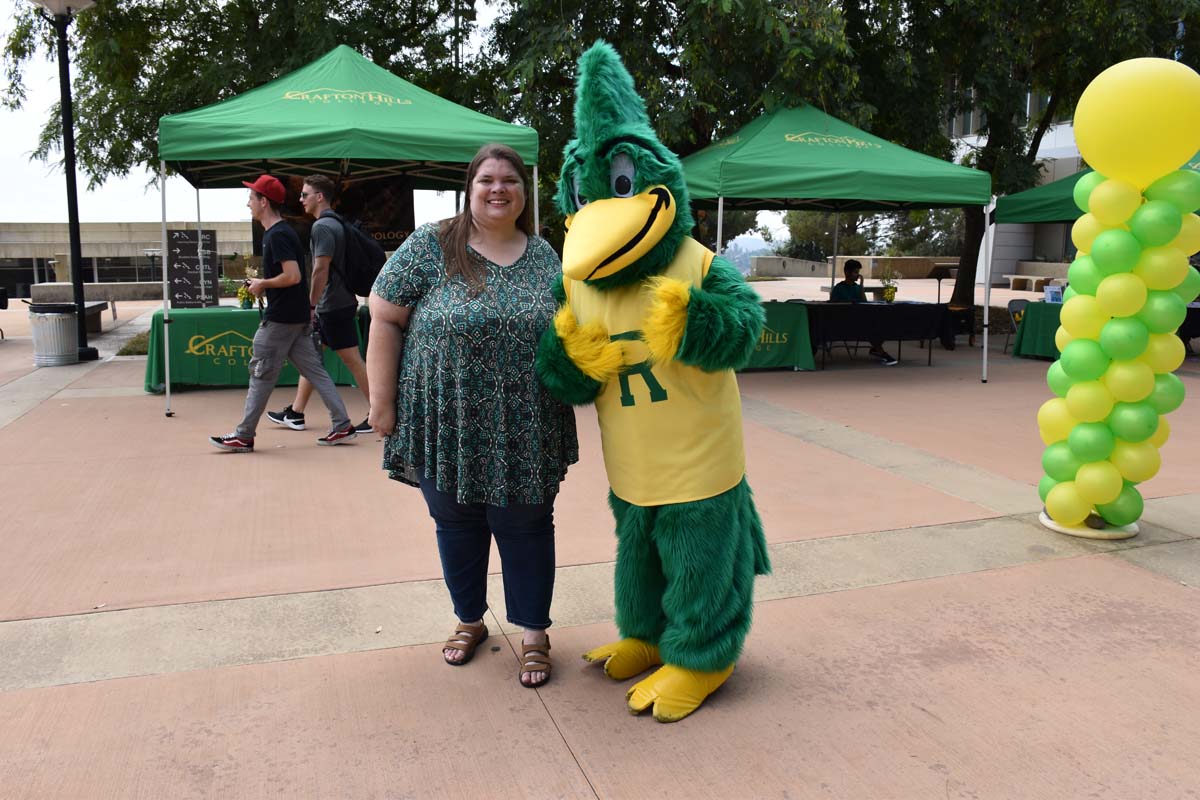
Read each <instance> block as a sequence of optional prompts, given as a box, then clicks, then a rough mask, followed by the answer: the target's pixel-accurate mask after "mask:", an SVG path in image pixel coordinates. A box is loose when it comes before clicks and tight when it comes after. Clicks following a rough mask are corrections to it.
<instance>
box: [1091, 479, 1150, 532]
mask: <svg viewBox="0 0 1200 800" xmlns="http://www.w3.org/2000/svg"><path fill="white" fill-rule="evenodd" d="M1144 508H1145V503H1143V502H1142V495H1141V492H1139V491H1138V490H1137V489H1135V488H1133V486H1132V485H1126V486H1124V487H1123V488H1122V489H1121V494H1119V495H1117V499H1116V500H1113V501H1112V502H1111V503H1101V504H1100V505H1098V506H1096V513H1098V514H1099V515H1100V516H1101V517H1103V518H1104V521H1105V522H1107V523H1108V524H1109V525H1128V524H1130V523H1131V522H1137V520H1138V518H1139V517H1141V516H1142V510H1143V509H1144Z"/></svg>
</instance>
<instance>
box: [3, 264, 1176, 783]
mask: <svg viewBox="0 0 1200 800" xmlns="http://www.w3.org/2000/svg"><path fill="white" fill-rule="evenodd" d="M770 285H771V286H774V287H776V288H777V289H778V288H780V287H779V286H778V284H770ZM782 288H786V287H782ZM11 313H13V312H11V311H10V312H0V314H11ZM147 319H148V316H146V317H143V318H140V319H138V320H137V321H135V322H132V323H130V324H129V325H128V326H126V327H124V328H118V329H116V330H112V331H109V332H106V334H105V335H104V336H103V337H101V339H100V340H99V341H98V342H97V344H98V346H100V348H101V351H102V353H105V354H106V355H108V354H111V352H113V351H114V350H115V347H116V344H117V342H118V341H119V340H120V339H121V338H123V337H125V336H127V335H129V333H130V332H132V331H133V330H135V329H136V328H137V327H144V325H145V323H146V320H147ZM0 327H5V328H6V330H8V331H9V332H10V333H11V329H10V328H9V326H8V325H7V324H6V323H5V320H4V319H0ZM913 350H914V351H916V348H913ZM26 355H28V356H29V357H30V358H31V350H29V346H28V340H27V339H23V338H22V337H20V336H17V337H15V338H13V339H12V340H11V341H6V342H2V343H0V454H2V456H3V457H2V458H0V486H3V487H4V489H3V494H4V497H5V498H6V500H7V501H8V502H7V503H6V506H7V509H6V512H7V513H6V514H4V515H3V516H0V797H3V798H6V800H7V798H21V799H22V800H24V799H25V798H160V797H165V796H170V797H177V798H193V797H195V798H222V799H224V798H263V797H280V798H284V797H286V798H308V797H314V798H400V797H481V796H486V797H513V798H526V797H528V798H543V797H583V798H641V797H689V798H690V797H712V798H741V797H746V798H757V797H780V798H782V797H837V798H944V797H952V798H960V797H961V798H1033V797H1038V798H1041V797H1046V798H1050V797H1054V798H1059V797H1062V798H1073V797H1080V798H1084V797H1101V798H1110V797H1111V798H1126V797H1154V798H1189V797H1190V798H1195V797H1197V796H1200V765H1197V762H1196V759H1195V753H1196V752H1198V751H1200V718H1198V717H1197V716H1196V714H1195V713H1194V709H1195V708H1197V707H1200V668H1198V665H1200V594H1197V587H1200V494H1198V493H1197V492H1196V490H1195V482H1196V476H1197V475H1200V446H1198V445H1200V402H1197V401H1198V400H1200V368H1198V367H1197V362H1196V361H1194V360H1189V361H1188V362H1186V363H1185V366H1184V367H1183V368H1182V370H1181V377H1183V379H1184V381H1185V383H1186V385H1187V387H1188V389H1189V399H1188V402H1187V403H1185V405H1184V407H1183V408H1181V409H1180V410H1179V411H1177V412H1176V413H1175V414H1174V415H1172V430H1173V434H1172V438H1171V440H1170V441H1169V442H1168V443H1167V445H1166V446H1165V447H1164V448H1163V470H1162V474H1161V475H1160V476H1159V477H1157V478H1155V479H1154V480H1152V481H1150V482H1148V483H1147V484H1145V485H1144V488H1145V489H1146V493H1147V496H1148V498H1149V500H1148V503H1147V510H1146V514H1145V516H1144V518H1143V525H1142V533H1141V534H1140V535H1139V536H1137V537H1136V538H1134V539H1131V540H1126V541H1123V542H1094V541H1088V540H1078V539H1073V538H1069V537H1063V536H1060V535H1058V534H1054V533H1051V532H1049V531H1047V530H1045V529H1043V528H1042V527H1041V526H1040V525H1038V524H1037V523H1036V519H1035V516H1036V511H1037V510H1038V508H1039V506H1040V504H1039V502H1038V499H1037V495H1036V491H1035V490H1034V487H1033V484H1034V483H1035V482H1036V480H1037V478H1038V477H1039V459H1040V453H1041V443H1040V440H1038V437H1037V433H1036V428H1035V423H1034V413H1035V411H1036V409H1037V407H1038V405H1039V404H1040V403H1041V402H1042V401H1043V400H1044V399H1045V398H1046V396H1047V390H1046V389H1045V384H1044V374H1045V368H1046V364H1045V363H1043V362H1036V361H1026V360H1020V359H1012V358H1011V357H1009V356H1004V355H1001V354H999V353H998V352H994V353H993V358H994V362H993V364H994V366H993V370H992V375H991V380H990V382H989V383H988V384H987V385H982V384H980V383H979V381H978V370H977V365H978V356H979V350H978V349H973V350H970V349H967V348H965V347H960V348H959V349H958V350H956V351H954V352H952V353H948V352H943V351H940V350H939V351H938V352H937V353H936V354H935V359H934V366H933V367H926V366H925V365H924V359H923V358H921V357H920V355H919V353H917V352H914V353H912V354H910V353H908V352H907V351H906V352H905V356H906V359H905V361H904V362H902V364H901V365H900V366H898V367H891V368H885V367H881V366H877V365H875V364H871V363H867V362H864V361H861V360H860V361H857V362H854V363H850V362H848V361H846V359H845V358H844V356H843V357H842V358H841V359H835V361H834V365H833V366H832V367H831V368H830V369H828V370H826V371H824V372H818V373H790V372H770V373H752V374H747V375H743V376H742V377H741V379H740V383H741V386H742V394H743V401H744V407H745V417H746V431H747V437H746V439H747V459H748V473H749V477H750V482H751V485H752V486H753V487H754V490H755V494H756V497H757V499H758V502H759V504H760V510H761V512H762V514H763V518H764V522H765V525H766V530H767V535H768V540H769V547H770V551H771V557H772V560H773V563H774V566H775V572H774V574H773V575H771V576H769V577H765V578H761V579H760V580H759V582H758V585H757V588H756V609H755V611H756V622H755V626H754V629H753V631H752V633H751V636H750V639H749V641H748V643H747V649H746V653H745V655H744V657H743V658H742V660H741V661H740V662H739V665H738V669H737V671H736V672H735V674H734V676H733V677H732V678H731V679H730V681H729V682H728V683H727V684H726V686H724V687H723V688H722V689H721V690H720V691H719V692H718V693H717V694H716V695H714V696H713V697H712V698H710V700H709V701H708V702H707V703H706V704H705V706H704V707H703V708H702V709H701V710H700V711H699V712H697V713H696V714H694V715H693V716H692V717H689V718H688V719H686V720H684V721H683V722H680V723H677V724H674V725H659V724H657V723H655V722H654V721H653V720H652V719H650V718H649V717H648V716H643V717H636V718H635V717H632V716H630V715H628V713H627V712H626V711H625V709H624V702H623V697H624V692H625V689H626V688H627V686H628V685H629V683H631V682H624V683H620V684H617V683H614V682H612V681H609V680H608V679H606V678H604V677H603V676H602V674H601V673H600V671H599V670H598V669H596V668H595V667H590V666H588V665H586V664H584V663H583V662H582V661H579V660H578V654H579V653H581V652H582V651H583V650H585V649H587V648H589V647H591V646H594V645H596V644H599V643H602V642H604V641H607V640H609V639H610V638H611V637H613V636H614V635H615V629H614V627H613V625H612V613H613V612H612V597H611V594H612V584H611V582H612V561H613V558H614V555H615V547H614V543H613V539H612V532H611V519H610V517H609V515H608V512H607V509H606V507H605V503H604V493H605V490H606V482H605V480H604V474H603V468H602V465H601V463H600V458H599V449H598V447H599V443H598V437H597V435H596V431H595V419H594V415H593V414H592V412H591V411H590V410H581V411H580V412H579V414H578V419H579V427H580V433H581V451H582V462H581V463H580V464H579V465H577V466H576V467H574V468H572V470H571V474H570V476H569V477H568V480H567V482H566V484H565V485H564V490H563V494H562V496H561V498H560V501H559V504H558V513H557V515H556V516H557V521H558V539H557V542H558V563H559V569H558V575H557V585H556V595H555V605H554V610H553V616H554V618H555V621H556V624H555V628H554V629H553V630H552V632H551V638H552V642H553V645H554V651H553V657H554V661H555V674H554V679H553V680H552V681H551V683H549V684H548V685H547V686H546V687H544V688H542V689H539V690H535V691H530V690H527V689H524V688H522V687H520V686H519V684H518V683H517V680H516V669H517V663H516V651H515V649H514V645H515V643H516V642H517V641H519V634H518V633H517V632H516V631H514V630H513V629H512V628H511V626H509V625H507V623H505V622H504V609H503V593H502V591H501V584H500V582H499V581H500V577H499V575H498V574H495V575H493V576H492V582H493V585H492V587H491V591H490V592H489V596H490V598H491V600H492V604H493V609H492V611H491V612H490V615H489V619H488V623H489V627H490V628H491V629H492V631H493V638H492V640H491V641H489V643H488V644H487V645H486V646H485V647H484V648H483V650H481V652H480V655H479V656H477V658H476V659H475V660H474V661H473V662H472V663H471V664H469V665H467V666H466V667H463V668H458V669H452V668H449V667H447V666H445V665H444V664H442V663H441V660H440V653H439V650H440V646H439V645H440V642H441V641H442V640H443V639H444V638H445V636H446V635H447V634H448V633H449V632H450V630H451V629H452V627H453V620H452V615H451V613H450V610H449V602H448V598H447V596H446V593H445V589H444V587H443V585H442V583H441V580H440V577H439V568H438V561H437V554H436V546H435V543H434V541H433V536H432V525H431V522H430V521H429V519H428V516H427V514H426V512H425V510H424V507H423V504H422V503H421V501H420V497H419V494H418V493H417V492H415V491H414V490H411V489H408V488H406V487H403V486H400V485H398V484H394V483H392V482H389V481H387V480H386V478H385V477H384V476H383V473H382V472H381V471H380V470H379V468H378V466H379V465H378V461H379V453H380V446H379V443H378V442H377V441H376V440H374V437H360V438H359V440H357V441H356V442H355V443H353V444H351V445H348V446H345V447H339V448H318V447H317V446H316V443H315V438H316V437H317V436H318V435H320V431H315V430H314V431H309V432H303V433H297V432H293V431H287V430H283V429H269V428H266V427H264V428H263V429H262V430H261V431H260V439H259V442H258V450H257V451H256V452H255V453H254V454H251V455H244V456H243V455H231V454H223V453H219V452H217V451H215V450H213V449H212V448H210V447H209V446H208V445H207V444H206V443H205V441H204V437H205V436H207V435H210V434H214V433H223V432H226V431H227V430H228V429H230V428H231V427H232V424H233V422H234V421H235V420H236V417H237V414H238V411H239V410H240V407H241V403H242V399H243V392H242V391H241V390H237V389H231V390H208V391H185V392H179V393H178V394H176V395H175V396H174V398H173V402H172V407H173V409H174V410H175V412H176V416H175V417H173V418H170V419H168V418H166V417H164V416H163V414H162V408H163V400H162V398H161V397H158V396H152V395H145V394H144V393H142V392H141V381H142V372H143V370H144V361H142V360H136V359H135V360H122V359H115V360H106V361H103V362H102V363H98V364H91V365H81V366H79V367H62V368H50V369H41V370H33V369H32V367H29V368H25V369H23V368H22V367H21V366H20V364H19V363H18V362H19V361H20V359H22V358H24V357H25V356H26ZM290 394H291V390H290V389H280V390H278V391H277V392H276V395H275V397H274V398H273V404H272V405H273V406H275V405H278V406H282V405H284V404H285V403H286V402H287V399H288V397H289V396H290ZM343 397H344V398H345V400H346V402H347V405H348V406H350V408H351V412H352V416H353V415H354V414H355V413H361V412H362V411H363V409H362V408H361V407H360V406H361V403H362V400H361V396H360V395H358V393H357V391H355V390H353V389H344V390H343ZM355 408H358V411H357V412H356V411H354V409H355ZM312 412H313V413H314V414H315V416H316V417H320V408H319V405H318V406H317V407H315V408H314V409H312ZM315 427H319V426H315V425H314V428H315ZM317 481H320V484H319V485H318V484H317ZM492 563H493V569H495V570H498V567H499V561H498V558H496V557H495V556H493V562H492Z"/></svg>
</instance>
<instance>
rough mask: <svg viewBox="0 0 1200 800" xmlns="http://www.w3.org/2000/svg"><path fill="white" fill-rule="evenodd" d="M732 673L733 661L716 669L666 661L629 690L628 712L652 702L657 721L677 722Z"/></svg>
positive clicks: (645, 707)
mask: <svg viewBox="0 0 1200 800" xmlns="http://www.w3.org/2000/svg"><path fill="white" fill-rule="evenodd" d="M732 674H733V665H732V664H730V665H729V666H728V667H726V668H725V669H722V670H718V671H717V672H699V671H697V670H694V669H684V668H683V667H677V666H675V665H674V664H667V665H666V666H665V667H663V668H662V669H660V670H658V671H657V672H655V673H654V674H653V675H651V676H650V677H649V678H646V679H645V680H642V681H638V682H637V683H635V684H634V685H633V688H632V689H630V690H629V693H628V694H627V695H626V697H627V698H628V700H629V712H630V713H631V714H640V713H642V712H643V711H645V710H646V709H647V708H649V707H650V705H651V704H653V705H654V718H655V719H656V720H658V721H659V722H678V721H679V720H681V719H683V718H684V717H686V716H687V715H688V714H690V713H692V712H693V711H695V710H696V709H697V708H699V707H700V704H701V703H703V702H704V699H705V698H706V697H708V696H709V695H710V694H712V693H713V692H715V691H716V690H717V689H718V688H720V686H721V684H723V683H724V682H725V680H726V679H727V678H728V677H729V676H730V675H732Z"/></svg>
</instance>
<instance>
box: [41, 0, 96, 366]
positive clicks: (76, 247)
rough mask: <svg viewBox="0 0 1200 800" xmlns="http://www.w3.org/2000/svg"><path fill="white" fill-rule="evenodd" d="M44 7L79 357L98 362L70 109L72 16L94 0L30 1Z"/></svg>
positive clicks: (72, 116) (73, 122) (81, 359)
mask: <svg viewBox="0 0 1200 800" xmlns="http://www.w3.org/2000/svg"><path fill="white" fill-rule="evenodd" d="M31 2H33V3H35V4H37V5H39V6H41V7H42V8H43V9H45V12H49V13H48V14H46V13H44V12H43V16H46V17H48V18H49V19H50V21H51V22H52V23H53V25H54V31H55V33H57V34H58V85H59V91H60V92H61V95H62V102H61V105H62V125H63V162H64V163H63V171H64V172H65V173H66V174H67V233H68V235H69V236H70V239H71V284H72V288H73V289H74V294H75V321H76V323H77V325H78V326H79V360H80V361H95V360H96V359H97V358H99V353H97V352H96V348H94V347H88V339H87V320H86V319H84V313H83V306H84V297H83V249H82V247H81V246H80V243H79V203H78V201H77V199H76V196H75V117H74V114H73V112H72V108H71V69H70V60H69V59H70V55H69V53H68V50H67V27H68V26H69V25H70V24H71V19H72V18H73V17H74V16H75V14H78V13H79V12H80V11H83V10H84V9H85V8H89V7H90V6H92V5H94V0H31Z"/></svg>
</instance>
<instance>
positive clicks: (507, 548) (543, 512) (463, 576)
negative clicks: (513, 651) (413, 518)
mask: <svg viewBox="0 0 1200 800" xmlns="http://www.w3.org/2000/svg"><path fill="white" fill-rule="evenodd" d="M420 483H421V493H422V494H423V495H425V503H426V505H428V506H429V516H431V517H433V521H434V523H435V525H436V527H437V540H438V554H439V555H440V556H441V558H442V575H443V576H444V577H445V579H446V588H448V589H449V590H450V599H451V600H452V601H453V602H454V613H455V614H456V615H457V616H458V618H459V620H461V621H462V622H474V621H475V620H477V619H482V618H483V615H484V612H486V611H487V609H488V604H487V572H488V554H489V553H490V548H491V539H492V536H493V535H494V536H495V537H496V549H497V550H499V551H500V568H501V572H502V573H503V577H504V603H505V605H506V606H507V607H508V621H509V622H511V623H512V624H513V625H519V626H520V627H522V628H531V629H533V630H545V629H546V628H549V627H550V599H551V597H552V596H553V594H554V501H553V500H551V501H550V502H548V503H539V504H537V505H508V506H492V505H487V504H485V503H470V504H463V503H460V502H458V499H457V498H456V497H455V496H454V495H453V494H448V493H446V492H441V491H438V489H437V486H436V484H435V482H434V481H433V480H431V479H429V478H428V477H425V476H421V480H420Z"/></svg>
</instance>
